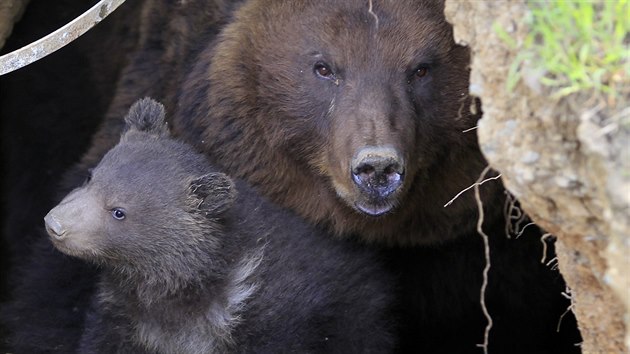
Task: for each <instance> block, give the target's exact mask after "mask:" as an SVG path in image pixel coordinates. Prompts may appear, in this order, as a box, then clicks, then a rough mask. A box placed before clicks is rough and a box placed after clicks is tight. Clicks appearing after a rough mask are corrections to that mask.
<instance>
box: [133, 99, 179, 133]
mask: <svg viewBox="0 0 630 354" xmlns="http://www.w3.org/2000/svg"><path fill="white" fill-rule="evenodd" d="M165 116H166V114H165V113H164V106H163V105H162V104H161V103H159V102H158V101H156V100H154V99H152V98H149V97H145V98H142V99H139V100H137V101H136V103H134V104H133V105H132V106H131V108H130V109H129V113H127V116H126V117H125V123H127V126H126V128H125V131H126V132H127V131H130V130H137V131H141V132H147V133H151V134H155V135H158V136H163V135H168V134H169V132H168V127H167V126H166V119H165Z"/></svg>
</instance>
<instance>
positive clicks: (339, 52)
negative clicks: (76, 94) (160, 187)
mask: <svg viewBox="0 0 630 354" xmlns="http://www.w3.org/2000/svg"><path fill="white" fill-rule="evenodd" d="M211 3H212V4H211V5H212V7H210V6H209V4H208V1H201V0H189V1H157V0H155V1H153V0H147V1H146V3H145V8H144V9H143V12H142V13H143V15H142V17H141V19H140V21H139V23H140V33H141V35H140V43H139V46H138V49H137V51H136V52H135V53H134V60H133V61H132V63H131V64H130V65H129V66H128V67H126V68H125V71H124V73H123V77H122V79H121V80H120V81H119V86H118V91H117V94H116V97H115V98H114V101H113V103H112V106H111V107H110V112H109V113H108V115H107V116H106V118H105V122H104V124H103V125H102V127H101V130H100V131H99V133H98V134H97V135H96V137H95V139H94V141H93V144H92V148H91V150H90V151H89V152H88V154H87V155H86V156H85V158H84V160H83V162H82V164H81V165H80V166H79V167H78V168H77V171H81V170H84V169H86V168H88V167H90V166H93V165H95V164H96V162H97V161H98V160H99V159H100V157H101V156H102V154H103V153H104V152H105V151H107V150H108V149H109V148H110V147H111V146H113V145H114V144H115V143H116V141H117V140H118V136H119V135H120V131H121V129H122V127H123V122H122V120H121V119H120V117H122V116H123V115H124V112H125V111H126V110H127V109H128V107H129V106H130V105H131V103H132V102H133V101H135V100H136V99H137V98H139V97H142V96H145V95H150V96H153V97H156V98H159V99H160V100H161V101H163V102H164V103H165V105H166V107H167V108H168V109H169V110H170V111H171V112H170V113H171V114H169V116H173V117H174V119H173V122H172V123H173V127H174V130H175V131H176V132H177V133H178V134H179V135H180V136H181V137H183V138H184V139H185V140H187V141H188V142H190V143H192V144H194V145H196V146H197V147H198V149H200V150H201V151H205V152H207V153H208V155H209V156H210V157H211V158H212V159H214V160H215V162H217V163H218V164H219V165H221V166H222V167H223V168H224V169H225V170H227V171H229V172H230V173H231V174H232V175H234V176H236V177H241V178H244V179H246V180H247V181H249V183H251V184H252V185H253V186H255V187H256V188H258V190H259V191H260V192H262V193H263V194H265V195H267V196H268V197H270V198H271V199H272V200H274V201H275V202H276V203H278V204H280V205H282V206H285V207H287V208H291V209H294V210H295V211H297V212H298V213H299V214H301V215H302V216H303V217H304V218H306V219H307V220H309V221H311V222H312V223H314V224H318V225H321V227H323V228H326V229H327V230H329V231H330V232H331V233H333V234H335V235H337V236H341V237H357V236H358V237H359V238H361V239H363V240H367V241H372V242H375V243H381V244H383V245H387V246H390V247H389V248H387V250H386V252H387V253H389V256H390V264H389V265H390V266H391V267H392V268H393V269H395V271H396V272H397V273H398V274H399V276H400V286H399V288H400V289H402V291H400V293H399V294H398V295H399V296H400V297H401V302H400V317H399V320H400V322H401V326H402V328H403V330H402V333H401V336H402V338H401V347H400V349H401V351H409V352H411V351H422V350H424V351H426V352H430V353H436V352H445V353H462V352H479V351H481V349H480V348H479V347H478V346H477V344H479V343H481V342H482V341H483V333H484V327H485V325H486V322H485V318H484V317H483V314H482V312H481V308H480V295H479V294H480V292H479V290H480V288H481V283H482V269H483V266H484V262H485V261H484V256H483V247H482V243H481V239H480V238H479V236H478V235H477V231H476V223H477V219H478V210H477V207H476V203H475V200H474V198H473V196H472V193H467V194H463V195H462V196H460V197H459V198H458V199H457V200H455V202H454V203H453V204H451V205H450V206H448V207H446V208H445V207H443V206H444V204H445V203H446V202H447V201H449V200H450V199H451V198H452V197H454V196H455V195H456V194H457V193H458V192H459V191H461V190H463V189H464V188H466V187H468V186H469V185H471V184H472V183H473V182H474V181H475V180H476V179H477V178H478V176H479V174H480V172H481V170H482V169H483V168H484V167H485V166H486V162H485V160H484V158H483V156H482V155H481V153H480V151H479V148H478V146H477V142H476V137H475V135H474V133H464V132H463V131H464V130H467V129H468V128H472V127H474V126H475V125H476V120H477V119H478V118H479V117H478V116H473V115H471V114H470V107H471V104H472V103H473V102H471V99H470V97H469V96H468V94H467V87H468V68H467V63H468V60H469V54H468V52H467V50H466V48H463V47H461V46H458V45H456V44H455V43H454V42H453V39H452V32H451V28H450V26H449V24H448V23H446V21H445V19H444V16H443V4H442V2H440V1H429V0H415V1H413V0H397V1H385V0H372V1H369V0H345V1H338V0H337V1H334V0H320V1H307V0H302V1H296V0H292V1H289V0H286V1H284V0H273V1H272V0H249V1H244V2H243V4H242V6H241V4H231V3H227V2H224V1H219V0H218V1H212V2H211ZM233 9H236V10H233ZM219 29H221V31H220V34H219V35H218V36H217V33H218V32H219ZM477 108H478V107H477ZM77 175H78V174H77V173H70V174H69V176H68V177H67V184H68V185H69V186H73V185H76V183H79V182H78V178H76V177H75V176H77ZM481 193H482V196H483V198H482V199H483V202H484V205H485V222H484V230H485V232H486V233H488V234H489V235H490V237H491V240H490V245H491V256H492V264H493V265H492V268H491V270H490V274H489V285H488V289H487V293H486V303H487V304H488V309H489V311H490V314H491V315H492V317H493V320H494V327H493V328H492V331H491V333H490V338H489V343H490V344H489V348H490V350H491V352H498V353H515V352H523V353H532V352H537V353H540V352H549V353H557V352H562V353H569V352H575V351H579V348H578V347H576V346H574V343H577V342H579V340H580V339H579V334H578V333H577V330H576V326H575V322H574V321H573V320H572V319H571V318H570V316H565V319H564V323H563V324H562V326H561V327H560V329H561V330H560V333H557V332H556V327H557V324H558V320H559V318H560V316H561V315H562V313H563V312H564V310H565V309H566V308H567V307H568V306H569V303H568V301H567V300H566V299H564V298H563V297H562V295H561V291H564V284H563V282H562V279H561V277H560V275H559V274H558V273H557V272H556V271H554V270H551V269H549V268H548V267H546V266H545V265H543V264H540V262H539V260H540V256H541V252H542V245H541V244H540V241H539V237H538V236H540V232H539V230H535V229H534V228H533V227H530V228H528V229H526V230H525V232H524V233H523V234H522V235H521V236H520V237H519V238H512V239H508V238H507V237H506V234H505V229H506V227H505V226H506V217H505V216H504V215H503V206H504V202H505V195H504V193H503V190H502V187H501V186H500V184H499V183H498V182H496V183H494V182H493V183H486V184H484V185H483V187H482V188H481ZM296 237H299V235H296ZM384 248H385V247H384ZM34 257H37V253H36V254H35V255H34ZM55 257H59V256H58V255H56V254H54V253H53V254H46V255H45V257H40V258H39V259H38V262H39V263H38V265H37V266H34V267H35V268H37V269H36V270H35V271H32V272H31V273H33V274H37V275H38V277H39V278H41V277H42V275H41V274H42V272H44V273H49V274H52V275H54V276H55V279H56V278H59V277H60V276H62V275H60V274H59V272H58V271H57V270H56V269H55V267H54V266H48V265H49V264H55V259H56V258H55ZM31 278H32V279H31ZM39 278H36V277H35V276H31V275H29V274H27V275H26V276H25V278H24V279H23V284H22V286H20V287H19V288H18V290H16V292H15V298H18V299H23V298H28V295H27V294H28V293H32V292H33V291H42V286H41V285H40V284H37V280H36V279H39ZM81 284H83V282H81ZM83 285H84V284H83ZM77 287H78V285H77V286H75V287H73V289H76V288H77ZM398 290H399V289H392V291H398ZM66 292H68V290H67V289H65V288H61V287H60V286H58V287H57V288H56V289H53V290H50V293H51V294H54V295H55V296H63V294H65V293H66ZM73 296H77V297H79V298H80V297H81V296H82V295H81V294H74V295H73ZM20 310H21V311H22V312H23V313H28V314H29V318H30V319H32V320H33V321H36V320H37V318H38V316H39V315H38V311H39V310H38V308H37V306H35V305H33V302H30V303H29V302H28V301H21V302H20V303H19V304H18V305H17V306H13V308H12V311H14V312H13V313H15V312H17V311H20ZM64 310H66V309H65V308H60V309H59V311H60V312H63V311H64ZM67 310H68V311H70V309H67ZM79 311H81V309H79ZM8 318H10V319H11V320H10V321H8V322H9V323H10V325H11V326H12V327H13V328H15V329H16V333H20V331H22V333H24V332H25V331H26V330H25V329H24V326H23V325H21V324H20V321H19V320H12V319H13V318H14V317H8ZM45 331H46V328H42V329H38V330H36V331H31V333H33V332H35V333H36V335H40V333H39V332H45ZM44 336H45V334H44V335H43V336H42V338H43V337H44ZM49 337H50V336H49ZM62 339H63V338H61V339H60V338H54V339H52V340H53V341H57V342H58V341H60V340H62ZM64 340H65V339H64ZM68 341H69V340H68ZM33 342H35V341H33Z"/></svg>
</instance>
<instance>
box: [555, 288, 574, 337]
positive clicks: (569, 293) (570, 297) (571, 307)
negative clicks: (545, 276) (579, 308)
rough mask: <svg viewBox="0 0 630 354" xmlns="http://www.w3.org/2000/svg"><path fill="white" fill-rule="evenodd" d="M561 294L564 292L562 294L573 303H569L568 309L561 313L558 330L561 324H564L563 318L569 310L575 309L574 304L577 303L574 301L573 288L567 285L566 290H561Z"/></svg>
mask: <svg viewBox="0 0 630 354" xmlns="http://www.w3.org/2000/svg"><path fill="white" fill-rule="evenodd" d="M560 294H562V296H564V297H565V298H567V299H569V301H571V305H569V307H567V309H566V310H565V311H564V312H563V313H562V315H560V318H559V319H558V326H556V332H560V325H561V324H562V319H563V318H564V316H565V315H566V314H567V313H569V311H573V305H574V304H575V303H574V302H573V294H571V288H569V287H568V286H567V287H566V290H565V291H564V292H561V293H560Z"/></svg>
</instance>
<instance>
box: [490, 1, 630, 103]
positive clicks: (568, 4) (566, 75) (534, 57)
mask: <svg viewBox="0 0 630 354" xmlns="http://www.w3.org/2000/svg"><path fill="white" fill-rule="evenodd" d="M527 5H528V7H529V9H530V13H529V15H528V16H527V17H526V19H525V22H526V24H527V26H528V28H529V33H528V34H527V36H526V37H525V39H524V41H523V42H522V43H520V44H519V43H517V41H516V40H515V39H514V38H512V37H511V35H510V34H508V33H507V32H506V31H505V30H504V29H503V28H501V27H500V26H498V25H497V24H495V26H494V30H495V32H496V33H497V35H499V37H500V38H501V39H502V40H503V42H504V43H505V44H506V45H508V46H510V47H511V48H513V49H518V50H519V55H518V56H517V58H516V60H515V61H514V62H513V64H512V66H511V67H510V70H509V75H508V81H507V85H508V89H509V90H512V89H513V88H514V86H515V85H516V84H517V83H518V82H519V81H520V80H521V79H523V75H527V74H531V73H541V76H540V78H539V82H540V83H541V84H542V85H545V86H549V87H552V88H553V92H554V93H553V97H556V98H559V97H564V96H567V95H570V94H573V93H578V92H587V93H593V94H598V93H603V94H605V95H606V96H607V97H608V98H609V99H610V98H612V99H613V100H614V99H615V97H617V96H618V95H622V94H628V93H630V0H604V1H578V0H555V1H530V2H528V3H527ZM524 67H527V70H523V69H524Z"/></svg>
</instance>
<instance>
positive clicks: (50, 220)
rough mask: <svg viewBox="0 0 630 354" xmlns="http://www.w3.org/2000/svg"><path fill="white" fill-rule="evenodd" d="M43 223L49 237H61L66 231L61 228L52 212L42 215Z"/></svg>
mask: <svg viewBox="0 0 630 354" xmlns="http://www.w3.org/2000/svg"><path fill="white" fill-rule="evenodd" d="M44 223H45V224H46V232H48V234H49V235H50V236H51V237H55V238H57V239H61V238H63V235H64V234H65V233H66V230H65V229H64V228H63V226H62V225H61V223H59V221H57V219H55V217H54V216H53V214H51V213H48V214H47V215H46V216H45V217H44Z"/></svg>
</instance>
